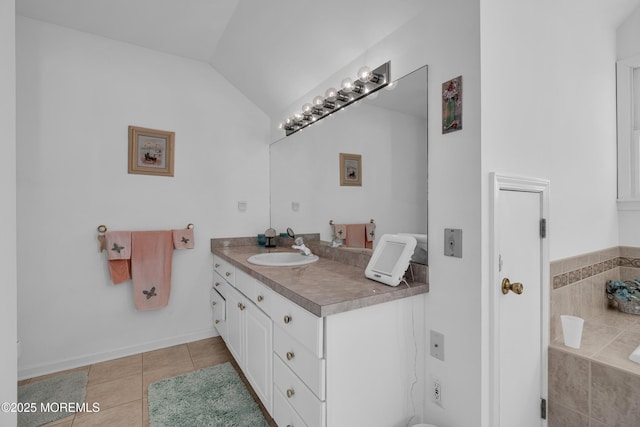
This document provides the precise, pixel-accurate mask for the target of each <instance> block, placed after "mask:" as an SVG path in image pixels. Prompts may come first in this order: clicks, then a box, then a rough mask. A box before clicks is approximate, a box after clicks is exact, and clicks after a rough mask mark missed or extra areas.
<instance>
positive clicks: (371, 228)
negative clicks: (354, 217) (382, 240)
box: [364, 222, 376, 242]
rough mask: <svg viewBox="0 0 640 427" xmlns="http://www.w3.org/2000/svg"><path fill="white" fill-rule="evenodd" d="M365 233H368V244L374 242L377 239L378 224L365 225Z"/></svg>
mask: <svg viewBox="0 0 640 427" xmlns="http://www.w3.org/2000/svg"><path fill="white" fill-rule="evenodd" d="M364 229H365V232H366V233H367V242H373V240H374V239H375V238H376V224H375V223H373V222H370V223H368V224H365V225H364Z"/></svg>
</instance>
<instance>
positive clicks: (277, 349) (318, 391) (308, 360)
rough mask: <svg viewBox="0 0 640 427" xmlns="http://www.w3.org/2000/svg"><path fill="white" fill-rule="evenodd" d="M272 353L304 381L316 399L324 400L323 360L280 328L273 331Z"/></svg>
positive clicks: (324, 366) (324, 370) (324, 369)
mask: <svg viewBox="0 0 640 427" xmlns="http://www.w3.org/2000/svg"><path fill="white" fill-rule="evenodd" d="M273 352H274V353H275V354H276V355H277V356H278V357H280V359H281V360H282V362H283V363H284V364H285V365H287V366H288V367H289V368H290V369H291V370H292V371H293V372H294V373H295V374H296V375H298V376H299V377H300V379H301V380H302V381H304V383H305V384H306V385H307V386H308V387H309V388H310V389H311V391H312V392H313V394H315V395H316V397H318V398H319V399H320V400H325V372H326V363H325V359H319V358H317V357H316V356H315V355H314V354H313V353H311V351H309V350H308V349H307V348H306V347H305V346H303V345H302V344H300V342H298V341H297V340H295V339H294V338H293V337H291V336H290V335H289V334H287V333H286V332H284V331H283V330H282V329H281V328H280V327H276V328H274V329H273Z"/></svg>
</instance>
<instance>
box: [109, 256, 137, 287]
mask: <svg viewBox="0 0 640 427" xmlns="http://www.w3.org/2000/svg"><path fill="white" fill-rule="evenodd" d="M108 263H109V274H111V281H112V282H113V284H114V285H119V284H120V283H124V282H128V281H129V280H131V260H130V259H110V260H109V261H108Z"/></svg>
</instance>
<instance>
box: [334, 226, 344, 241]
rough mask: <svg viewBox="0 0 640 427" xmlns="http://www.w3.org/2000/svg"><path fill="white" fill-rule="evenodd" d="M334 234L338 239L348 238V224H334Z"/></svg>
mask: <svg viewBox="0 0 640 427" xmlns="http://www.w3.org/2000/svg"><path fill="white" fill-rule="evenodd" d="M333 236H334V237H336V238H338V239H346V238H347V226H346V225H345V224H333Z"/></svg>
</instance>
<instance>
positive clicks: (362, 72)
mask: <svg viewBox="0 0 640 427" xmlns="http://www.w3.org/2000/svg"><path fill="white" fill-rule="evenodd" d="M371 77H373V73H372V72H371V68H369V67H367V66H366V65H365V66H364V67H361V68H360V69H359V70H358V78H359V79H360V81H362V82H365V83H366V82H368V81H369V80H371Z"/></svg>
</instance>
